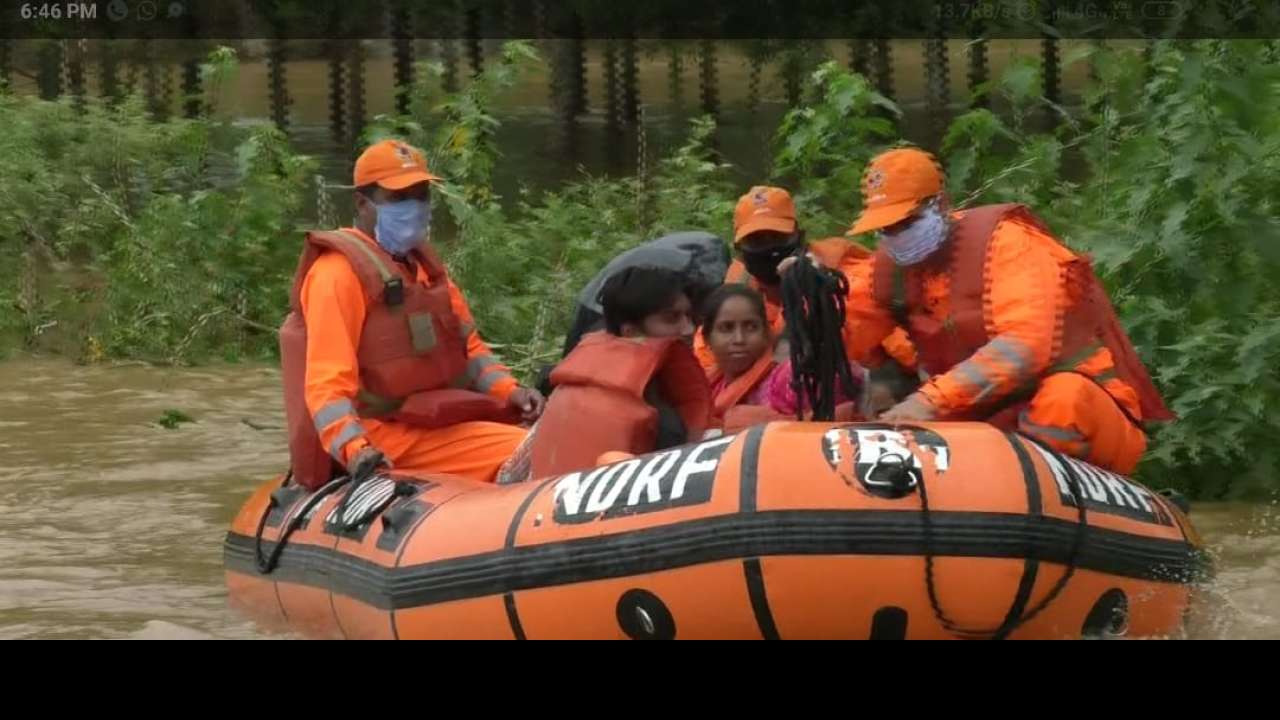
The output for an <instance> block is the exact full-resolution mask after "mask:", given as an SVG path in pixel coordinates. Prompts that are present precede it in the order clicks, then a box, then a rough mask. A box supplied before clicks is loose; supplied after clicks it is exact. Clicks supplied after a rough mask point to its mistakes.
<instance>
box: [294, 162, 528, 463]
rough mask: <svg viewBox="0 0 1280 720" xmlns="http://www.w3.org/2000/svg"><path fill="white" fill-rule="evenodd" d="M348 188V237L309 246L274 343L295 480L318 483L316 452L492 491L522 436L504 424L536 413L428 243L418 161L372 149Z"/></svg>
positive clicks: (423, 169) (426, 189) (315, 237)
mask: <svg viewBox="0 0 1280 720" xmlns="http://www.w3.org/2000/svg"><path fill="white" fill-rule="evenodd" d="M354 179H355V186H356V193H355V206H356V220H355V226H354V227H347V228H341V229H339V230H335V231H331V232H312V233H309V234H308V236H307V243H306V246H305V249H304V251H303V256H302V259H301V260H300V262H299V265H298V269H297V273H296V276H295V280H294V288H293V292H292V294H291V300H292V306H293V310H294V312H293V313H291V315H290V318H289V319H288V320H286V323H285V327H284V328H283V329H282V331H281V346H282V360H283V365H284V375H285V377H284V380H285V394H286V405H287V410H288V415H289V418H288V419H289V423H290V450H291V454H292V455H293V461H294V462H293V470H294V474H295V477H298V479H299V481H300V482H302V483H303V484H304V485H308V486H312V485H317V484H323V482H326V481H327V480H328V477H329V475H330V474H331V473H332V471H333V468H331V467H330V463H328V462H326V461H325V460H321V459H320V454H321V453H324V454H327V455H328V456H329V457H330V458H332V460H333V461H336V462H337V463H338V464H339V465H341V466H342V467H345V468H347V469H348V470H352V469H354V468H356V467H362V466H365V465H370V464H377V463H381V462H385V463H389V464H390V465H391V467H393V468H395V469H398V470H400V469H405V470H417V471H423V472H432V473H449V474H454V475H460V476H463V477H467V478H471V479H474V480H479V481H491V480H492V479H493V477H494V475H495V474H496V472H497V469H498V467H499V466H500V465H501V464H502V462H503V461H504V460H506V458H507V457H508V456H509V455H510V454H511V453H512V451H513V450H514V449H515V448H516V446H517V445H519V443H520V442H521V440H522V439H523V438H524V436H525V434H526V430H524V429H522V428H520V427H518V426H517V425H514V424H510V423H511V422H514V421H517V420H519V419H523V420H525V421H532V420H534V419H536V418H537V417H538V415H539V414H540V413H541V411H542V408H543V404H544V402H545V401H544V400H543V398H542V396H541V395H540V394H539V393H538V392H537V391H536V390H532V389H529V388H524V387H521V386H519V384H518V383H517V382H516V379H515V378H514V377H512V375H511V373H510V372H509V371H508V370H507V368H506V367H504V366H503V365H502V364H501V363H499V362H498V360H497V359H496V358H495V357H494V356H493V354H492V353H491V352H490V350H489V348H488V346H486V345H485V343H484V341H483V340H482V339H481V338H480V334H479V333H478V332H477V331H476V328H475V320H474V319H473V318H472V315H471V310H470V309H469V308H468V307H467V303H466V301H465V300H464V299H463V296H462V293H461V292H460V291H459V289H458V287H457V286H456V285H454V284H453V282H452V281H451V280H450V279H449V276H448V273H447V271H446V269H445V267H444V264H443V263H442V262H441V261H440V258H439V257H438V256H437V255H436V252H435V250H434V249H433V248H432V246H431V244H430V242H429V231H430V225H431V185H432V184H433V183H435V182H437V181H438V180H439V178H437V177H436V176H435V175H432V174H431V173H430V172H429V171H428V169H427V164H426V161H425V159H424V157H423V155H422V152H421V151H419V150H418V149H416V148H413V147H411V146H409V145H406V144H404V143H401V142H399V141H396V140H385V141H382V142H379V143H377V144H375V145H372V146H370V147H369V148H368V149H367V150H365V151H364V153H363V154H362V155H361V156H360V157H359V159H357V160H356V164H355V175H354ZM493 420H505V421H506V422H494V421H493ZM300 469H301V470H305V471H306V472H305V473H304V474H305V475H306V477H300V476H299V471H300Z"/></svg>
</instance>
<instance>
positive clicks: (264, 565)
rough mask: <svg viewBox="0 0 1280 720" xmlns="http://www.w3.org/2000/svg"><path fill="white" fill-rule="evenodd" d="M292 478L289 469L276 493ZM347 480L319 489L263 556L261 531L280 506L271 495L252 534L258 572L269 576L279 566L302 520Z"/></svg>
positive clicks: (337, 480) (334, 482)
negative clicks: (272, 512) (286, 546)
mask: <svg viewBox="0 0 1280 720" xmlns="http://www.w3.org/2000/svg"><path fill="white" fill-rule="evenodd" d="M292 477H293V470H292V469H290V470H289V472H288V474H286V475H285V478H284V482H282V483H280V488H279V489H277V490H276V492H279V491H280V490H281V489H284V488H285V487H286V486H287V485H288V484H289V480H290V479H291V478H292ZM349 480H351V478H350V476H346V475H344V476H342V477H340V478H338V479H336V480H334V481H333V482H331V483H329V484H328V485H325V486H324V487H322V488H320V489H319V490H317V491H316V493H315V494H314V495H312V496H311V497H310V498H308V499H307V502H306V503H305V504H304V505H303V506H302V508H301V509H299V510H298V512H296V513H294V515H293V517H291V518H289V523H288V525H286V526H285V528H284V531H282V532H281V533H280V537H279V539H277V540H276V545H275V547H274V548H272V549H271V554H270V555H265V554H263V552H262V531H263V529H264V528H266V526H267V518H268V517H270V515H271V511H272V510H274V509H275V508H277V507H279V505H280V501H279V499H278V498H277V497H276V492H273V493H271V500H270V501H268V502H267V509H266V510H264V511H263V513H262V517H261V518H259V520H258V530H257V532H255V533H254V538H253V540H254V544H253V556H254V563H255V564H256V565H257V566H258V572H260V573H262V574H263V575H270V574H271V573H272V572H273V571H274V570H275V569H276V567H277V566H278V565H279V564H280V554H281V553H283V552H284V546H285V545H286V544H287V543H288V542H289V537H290V536H291V535H293V533H294V531H295V530H297V529H298V527H299V526H300V525H302V520H303V519H304V518H306V517H307V515H309V514H310V513H311V511H312V510H314V509H315V507H316V505H318V504H319V503H320V501H321V500H324V499H325V498H326V497H328V496H329V495H330V494H332V493H333V491H335V490H337V489H338V488H340V487H342V486H343V485H346V484H347V482H348V481H349Z"/></svg>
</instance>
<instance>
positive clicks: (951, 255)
mask: <svg viewBox="0 0 1280 720" xmlns="http://www.w3.org/2000/svg"><path fill="white" fill-rule="evenodd" d="M1006 219H1018V220H1020V221H1022V222H1025V223H1028V224H1030V225H1033V226H1035V227H1037V228H1039V229H1040V230H1042V231H1043V232H1044V233H1045V234H1046V235H1048V234H1050V233H1049V231H1048V229H1047V228H1045V226H1044V224H1043V223H1042V222H1041V221H1040V220H1039V218H1037V217H1035V216H1034V215H1033V214H1031V212H1030V211H1029V210H1028V209H1027V208H1026V207H1025V206H1023V205H1019V204H1014V203H1009V204H1003V205H986V206H983V207H977V208H973V209H970V210H966V211H965V212H964V213H963V214H962V215H961V216H960V217H959V218H957V220H956V221H955V224H954V225H953V226H952V229H951V233H950V235H949V237H948V240H947V244H946V245H945V246H944V248H943V249H942V250H940V251H939V252H938V254H937V256H936V257H934V258H930V259H929V260H927V261H925V263H924V264H922V265H921V266H919V267H912V268H905V269H904V268H901V267H899V266H898V265H897V264H896V263H894V262H893V260H892V258H890V257H889V255H888V254H887V253H886V252H885V251H884V250H879V251H877V252H876V255H875V258H874V262H875V266H874V270H873V272H874V280H873V292H874V294H875V297H876V301H877V302H878V303H879V304H880V305H881V306H882V307H885V308H887V309H888V310H890V311H891V312H892V313H893V315H894V317H895V318H896V319H897V321H898V324H899V325H901V326H902V327H905V328H907V332H908V334H909V335H910V337H911V342H912V343H913V344H914V345H915V347H916V351H917V353H918V354H919V362H920V366H921V367H922V368H923V369H924V370H926V371H927V372H929V373H932V374H941V373H945V372H947V371H949V370H950V369H951V368H953V367H955V366H956V365H958V364H960V363H961V362H964V361H965V360H967V359H968V358H969V357H971V356H972V355H973V354H974V353H975V352H977V351H978V350H979V349H980V348H981V347H982V346H984V345H986V344H987V343H988V342H990V341H991V336H990V335H989V333H988V332H987V328H989V327H992V325H993V323H992V318H990V317H988V314H989V312H988V307H987V305H986V303H985V291H986V287H987V285H986V283H987V279H986V275H987V248H988V244H989V243H990V241H991V236H992V235H993V233H994V232H995V229H996V226H997V225H999V224H1000V222H1001V221H1003V220H1006ZM934 263H946V272H947V274H948V278H949V281H950V282H949V293H950V298H949V302H948V307H949V308H950V314H949V315H948V317H946V318H944V319H941V320H939V319H937V318H935V317H933V316H931V315H930V314H929V313H928V311H927V310H926V308H925V303H924V301H923V293H924V291H923V271H922V269H923V268H925V267H930V266H932V267H937V266H936V265H933V264H934ZM1065 277H1066V281H1067V283H1068V289H1069V292H1068V297H1069V298H1070V300H1069V302H1070V304H1069V305H1067V306H1064V307H1061V308H1059V309H1058V313H1059V320H1058V323H1059V326H1060V327H1061V328H1062V329H1061V332H1060V334H1059V337H1060V338H1061V339H1060V342H1059V343H1058V344H1057V347H1055V348H1054V350H1053V353H1052V358H1053V359H1052V361H1051V363H1050V366H1049V368H1048V369H1047V370H1046V371H1045V372H1044V373H1043V375H1042V377H1041V378H1037V381H1036V384H1038V382H1039V380H1040V379H1042V378H1043V377H1045V376H1048V375H1050V374H1053V373H1055V372H1063V371H1073V370H1074V369H1075V368H1076V367H1077V366H1079V365H1080V364H1082V363H1084V362H1085V361H1086V360H1088V359H1089V358H1090V357H1092V356H1093V355H1094V354H1095V353H1096V352H1097V351H1098V350H1100V349H1101V348H1103V347H1105V348H1107V349H1108V350H1110V351H1111V355H1112V358H1113V360H1114V362H1115V367H1114V376H1115V377H1116V378H1117V379H1119V380H1120V381H1122V382H1124V383H1127V384H1128V385H1129V386H1130V387H1132V388H1133V389H1134V390H1135V391H1136V392H1137V393H1138V398H1139V401H1140V404H1141V410H1142V419H1143V420H1165V419H1171V418H1172V417H1173V415H1172V413H1170V412H1169V410H1168V409H1167V408H1166V407H1165V405H1164V401H1163V400H1162V399H1161V397H1160V393H1159V391H1158V390H1156V388H1155V385H1154V384H1153V383H1152V382H1151V377H1150V376H1149V375H1148V374H1147V370H1146V368H1145V367H1144V366H1143V365H1142V362H1141V360H1139V359H1138V355H1137V352H1136V351H1135V350H1134V349H1133V345H1132V343H1130V341H1129V338H1128V336H1127V335H1126V334H1125V333H1124V330H1123V328H1122V327H1121V326H1120V322H1119V320H1118V318H1116V316H1115V312H1114V310H1113V309H1112V307H1111V302H1110V300H1109V299H1108V298H1107V293H1106V290H1105V288H1103V287H1102V283H1101V282H1099V281H1098V279H1097V277H1096V276H1095V275H1094V272H1093V267H1092V264H1091V263H1090V261H1089V259H1088V258H1087V257H1083V256H1077V257H1076V259H1075V260H1073V261H1072V262H1071V263H1070V264H1069V266H1068V268H1067V272H1066V275H1065ZM1102 374H1106V375H1110V374H1111V373H1110V372H1105V373H1100V374H1099V375H1100V376H1101V375H1102ZM1091 377H1092V376H1091ZM1095 380H1097V381H1098V382H1099V384H1100V385H1102V387H1103V389H1104V390H1105V389H1107V386H1106V382H1105V381H1104V380H1102V379H1098V378H1095ZM1034 390H1035V388H1034V387H1029V388H1026V389H1024V390H1023V391H1022V392H1019V393H1017V398H1016V399H1017V400H1022V401H1025V400H1026V399H1027V398H1029V397H1030V395H1031V394H1034ZM1022 404H1023V403H1021V402H1017V403H1015V405H1014V406H1012V407H1010V406H1007V405H1006V406H1005V407H997V408H995V410H997V411H999V412H998V415H995V414H987V416H986V419H987V420H988V421H989V422H993V423H994V424H997V425H1000V426H1008V427H1012V425H1013V424H1014V421H1015V419H1016V417H1017V410H1020V409H1021V406H1022ZM987 410H991V409H990V408H988V409H987ZM981 415H982V414H977V415H976V416H981ZM957 419H958V418H957Z"/></svg>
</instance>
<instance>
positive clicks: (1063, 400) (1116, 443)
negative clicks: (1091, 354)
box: [1018, 373, 1147, 475]
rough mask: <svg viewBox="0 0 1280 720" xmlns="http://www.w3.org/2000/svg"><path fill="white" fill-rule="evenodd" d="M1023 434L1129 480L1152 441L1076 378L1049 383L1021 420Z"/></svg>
mask: <svg viewBox="0 0 1280 720" xmlns="http://www.w3.org/2000/svg"><path fill="white" fill-rule="evenodd" d="M1018 430H1019V431H1021V432H1023V433H1025V434H1027V435H1030V436H1032V437H1034V438H1036V439H1037V440H1040V441H1041V442H1044V443H1045V444H1047V445H1049V446H1050V447H1052V448H1054V449H1055V450H1057V451H1058V452H1062V453H1066V454H1068V455H1071V456H1073V457H1077V458H1080V459H1082V460H1086V461H1088V462H1090V463H1092V464H1094V465H1097V466H1098V467H1101V468H1105V469H1107V470H1111V471H1113V472H1117V473H1120V474H1122V475H1128V474H1130V473H1132V472H1133V469H1134V468H1135V467H1137V466H1138V461H1139V460H1141V459H1142V453H1143V452H1145V451H1146V449H1147V436H1146V434H1145V433H1143V432H1142V430H1141V428H1138V427H1136V426H1135V425H1134V424H1133V423H1132V422H1131V421H1130V420H1129V418H1128V417H1126V416H1125V414H1124V412H1122V411H1121V410H1120V407H1119V406H1118V405H1116V401H1115V400H1113V399H1112V398H1111V396H1110V395H1108V394H1107V392H1106V391H1105V390H1103V389H1102V388H1101V387H1099V386H1098V385H1097V384H1096V383H1094V382H1093V381H1092V380H1089V379H1088V378H1086V377H1083V376H1081V375H1078V374H1076V373H1058V374H1056V375H1050V376H1049V377H1047V378H1045V379H1044V381H1043V382H1042V383H1041V384H1040V389H1039V390H1038V391H1037V392H1036V394H1035V395H1034V396H1033V397H1032V398H1031V404H1030V406H1029V407H1028V408H1027V409H1026V410H1024V411H1023V412H1022V414H1021V415H1019V416H1018Z"/></svg>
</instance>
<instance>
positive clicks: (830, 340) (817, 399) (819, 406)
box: [782, 248, 857, 421]
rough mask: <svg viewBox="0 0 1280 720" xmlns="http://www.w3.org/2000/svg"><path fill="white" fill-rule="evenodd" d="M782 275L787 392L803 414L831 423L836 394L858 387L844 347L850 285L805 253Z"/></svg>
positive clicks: (797, 255) (801, 415) (801, 252)
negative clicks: (788, 347) (789, 389)
mask: <svg viewBox="0 0 1280 720" xmlns="http://www.w3.org/2000/svg"><path fill="white" fill-rule="evenodd" d="M795 257H797V258H798V260H797V262H796V263H795V264H794V265H793V266H792V267H791V268H789V269H788V270H787V271H786V272H785V273H783V274H782V316H783V319H784V320H785V322H786V336H787V341H788V342H789V343H790V344H791V387H792V389H793V390H795V392H796V396H797V397H798V398H799V399H800V402H799V403H797V407H796V419H804V417H803V416H804V410H805V408H806V407H807V408H809V409H811V410H812V412H813V416H812V419H813V420H818V421H826V420H832V419H834V418H835V408H836V401H837V398H839V392H838V390H839V389H840V388H843V389H844V391H845V392H846V393H853V391H854V389H855V388H857V384H856V383H855V382H854V379H853V371H852V369H851V368H850V367H849V358H848V355H847V354H846V353H845V347H844V313H845V297H847V296H848V294H849V281H848V279H847V278H845V276H844V274H843V273H841V272H839V271H838V270H832V269H828V268H824V267H816V266H815V265H814V264H813V263H812V262H810V261H809V258H808V256H807V253H806V251H805V249H804V248H801V249H800V250H798V251H797V252H796V255H795Z"/></svg>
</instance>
